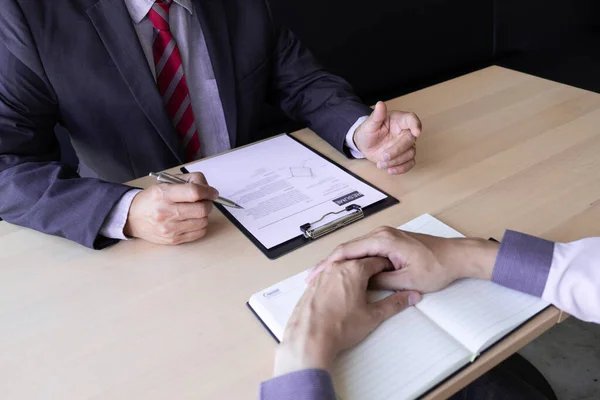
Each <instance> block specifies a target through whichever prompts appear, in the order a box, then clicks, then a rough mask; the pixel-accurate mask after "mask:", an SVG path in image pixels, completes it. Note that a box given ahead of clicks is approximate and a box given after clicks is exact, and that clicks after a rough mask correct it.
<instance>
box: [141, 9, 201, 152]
mask: <svg viewBox="0 0 600 400" xmlns="http://www.w3.org/2000/svg"><path fill="white" fill-rule="evenodd" d="M171 4H173V2H172V1H171V0H163V1H161V0H158V1H156V3H154V5H153V6H152V8H151V9H150V12H149V13H148V17H149V18H150V21H152V25H154V28H155V29H156V30H157V31H158V32H157V34H156V39H154V44H153V48H152V49H153V52H154V65H155V66H156V81H157V83H158V90H159V92H160V95H161V96H162V98H163V100H164V103H165V107H166V109H167V113H168V114H169V118H171V122H172V123H173V125H174V126H175V130H176V131H177V134H178V135H179V138H180V139H181V141H182V142H183V147H184V149H185V159H186V161H193V160H195V159H197V158H198V157H199V154H198V152H199V150H200V138H199V135H198V129H197V127H196V121H195V120H194V112H193V110H192V103H191V101H190V93H189V91H188V86H187V82H186V80H185V75H184V73H183V64H182V62H181V54H180V53H179V47H177V43H176V42H175V38H174V37H173V34H172V33H171V29H170V27H169V9H170V7H171Z"/></svg>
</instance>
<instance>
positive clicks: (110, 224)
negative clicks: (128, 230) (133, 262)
mask: <svg viewBox="0 0 600 400" xmlns="http://www.w3.org/2000/svg"><path fill="white" fill-rule="evenodd" d="M139 192H141V190H139V189H132V190H130V191H128V192H126V193H125V194H124V195H123V197H121V199H120V200H119V202H118V203H117V204H115V205H114V207H113V208H112V210H110V213H109V214H108V217H106V220H105V221H104V224H103V225H102V228H101V229H100V235H102V236H104V237H107V238H109V239H121V240H127V239H128V238H127V237H126V236H125V234H124V233H123V229H124V228H125V223H126V222H127V216H128V215H129V208H130V207H131V203H132V202H133V198H134V197H135V196H136V195H137V194H138V193H139Z"/></svg>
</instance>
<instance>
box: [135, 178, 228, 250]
mask: <svg viewBox="0 0 600 400" xmlns="http://www.w3.org/2000/svg"><path fill="white" fill-rule="evenodd" d="M185 180H186V181H187V182H188V183H185V184H178V185H172V184H167V183H160V184H158V185H153V186H151V187H149V188H147V189H145V190H143V191H141V192H140V193H138V194H137V195H136V196H135V198H134V199H133V202H132V203H131V207H130V209H129V215H128V216H127V223H126V224H125V229H124V233H125V235H127V236H129V237H136V238H141V239H144V240H147V241H150V242H154V243H159V244H168V245H177V244H181V243H186V242H192V241H194V240H198V239H200V238H201V237H203V236H204V235H206V229H207V227H208V215H209V214H210V213H211V211H212V208H213V204H212V202H213V201H214V200H216V199H217V198H218V197H219V192H218V191H217V189H215V188H213V187H211V186H209V185H208V182H207V181H206V178H205V177H204V175H203V174H202V173H192V174H187V175H185Z"/></svg>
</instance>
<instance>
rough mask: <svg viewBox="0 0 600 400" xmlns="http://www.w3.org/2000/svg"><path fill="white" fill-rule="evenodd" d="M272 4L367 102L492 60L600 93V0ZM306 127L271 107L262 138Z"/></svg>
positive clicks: (69, 155)
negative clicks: (293, 121)
mask: <svg viewBox="0 0 600 400" xmlns="http://www.w3.org/2000/svg"><path fill="white" fill-rule="evenodd" d="M268 1H269V3H270V5H271V10H272V13H273V16H274V18H275V19H276V20H279V21H281V22H283V23H284V24H285V25H287V26H288V27H289V28H290V29H292V31H294V32H295V33H296V35H297V36H298V37H299V38H300V40H301V41H302V42H303V43H304V44H305V45H306V46H307V47H308V48H310V49H311V50H312V51H313V53H314V54H315V56H316V57H317V58H318V59H319V60H320V61H321V63H322V64H323V65H324V66H325V67H326V68H327V69H328V70H330V71H332V72H334V73H336V74H339V75H341V76H342V77H344V78H345V79H347V80H348V81H349V82H350V83H351V84H352V85H353V86H354V88H355V89H356V92H357V93H358V95H359V96H360V97H361V98H362V99H363V100H364V101H365V102H366V103H367V104H374V103H375V102H376V101H377V100H388V99H391V98H394V97H397V96H400V95H403V94H406V93H409V92H412V91H415V90H418V89H421V88H424V87H427V86H430V85H433V84H436V83H439V82H442V81H445V80H448V79H450V78H453V77H456V76H459V75H463V74H466V73H469V72H471V71H474V70H477V69H480V68H483V67H486V66H489V65H493V64H496V65H501V66H504V67H508V68H512V69H516V70H519V71H522V72H526V73H529V74H533V75H536V76H540V77H543V78H547V79H551V80H555V81H558V82H562V83H566V84H569V85H573V86H577V87H580V88H584V89H588V90H592V91H596V92H600V0H561V1H558V0H520V1H517V0H412V1H405V0H368V1H366V0H268ZM301 127H302V126H301V125H299V124H296V123H292V122H291V121H289V120H288V119H287V118H285V117H284V116H283V115H281V114H280V113H279V112H277V111H276V110H272V109H269V110H266V112H265V118H264V132H265V135H270V134H276V133H280V132H291V131H294V130H296V129H299V128H301ZM57 131H58V132H59V138H60V140H61V143H62V144H63V159H64V161H66V162H67V163H69V164H71V165H77V159H76V156H75V154H74V152H73V150H72V149H71V148H70V145H69V140H68V137H67V135H66V133H65V132H64V131H62V130H61V129H60V128H59V129H57Z"/></svg>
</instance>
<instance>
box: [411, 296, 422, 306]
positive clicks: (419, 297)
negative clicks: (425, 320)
mask: <svg viewBox="0 0 600 400" xmlns="http://www.w3.org/2000/svg"><path fill="white" fill-rule="evenodd" d="M419 300H421V296H420V295H419V294H418V293H411V294H410V295H409V296H408V305H409V306H414V305H415V304H417V303H418V302H419Z"/></svg>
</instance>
